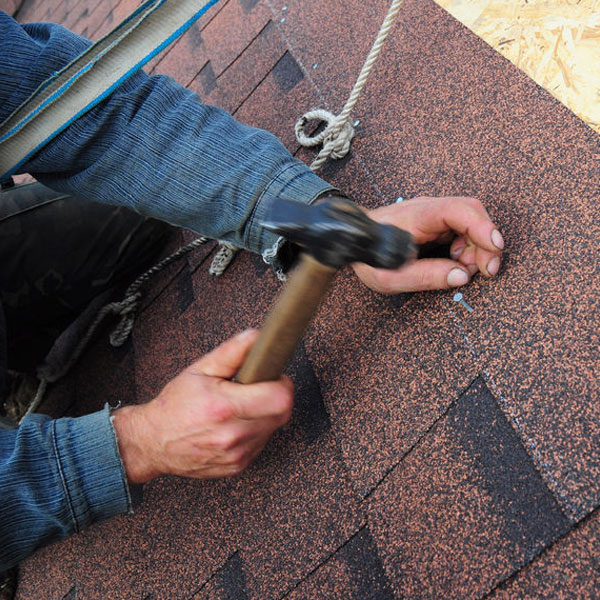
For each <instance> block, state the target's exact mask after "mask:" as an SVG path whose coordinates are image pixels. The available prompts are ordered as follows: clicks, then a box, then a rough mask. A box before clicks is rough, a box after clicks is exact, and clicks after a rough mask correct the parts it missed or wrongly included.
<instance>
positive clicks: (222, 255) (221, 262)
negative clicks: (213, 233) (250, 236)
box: [208, 242, 239, 277]
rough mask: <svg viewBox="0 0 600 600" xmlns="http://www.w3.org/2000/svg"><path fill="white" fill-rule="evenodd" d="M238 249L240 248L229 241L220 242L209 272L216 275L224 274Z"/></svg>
mask: <svg viewBox="0 0 600 600" xmlns="http://www.w3.org/2000/svg"><path fill="white" fill-rule="evenodd" d="M238 251H239V248H238V247H237V246H234V245H233V244H230V243H229V242H219V250H218V251H217V253H216V254H215V256H214V258H213V260H212V263H211V264H210V269H209V270H208V272H209V273H210V274H211V275H215V276H216V277H220V276H221V275H223V273H224V272H225V269H227V267H228V266H229V264H230V263H231V261H232V260H233V258H234V256H235V255H236V252H238Z"/></svg>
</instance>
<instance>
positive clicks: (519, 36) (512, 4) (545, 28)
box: [436, 0, 600, 132]
mask: <svg viewBox="0 0 600 600" xmlns="http://www.w3.org/2000/svg"><path fill="white" fill-rule="evenodd" d="M436 2H437V3H438V4H439V5H440V6H442V7H443V8H445V9H446V10H447V11H448V12H449V13H450V14H452V15H453V16H454V17H455V18H456V19H458V20H459V21H460V22H461V23H463V24H464V25H466V26H467V27H468V28H469V29H471V30H472V31H473V32H474V33H476V34H477V35H478V36H480V37H481V38H483V39H484V40H485V41H486V42H487V43H488V44H490V45H491V46H492V47H493V48H494V49H495V50H497V51H498V52H500V53H501V54H502V55H504V56H506V58H508V60H510V61H511V62H512V63H513V64H514V65H516V66H517V67H519V68H520V69H522V70H523V71H525V73H527V74H528V75H529V76H530V77H532V78H533V79H534V81H535V82H536V83H537V84H539V85H541V86H542V87H543V88H545V89H546V90H548V91H549V92H550V93H551V94H552V95H553V96H554V97H555V98H557V99H558V100H560V101H561V102H562V103H563V104H564V105H565V106H567V107H568V108H570V109H571V110H572V111H573V112H574V113H575V114H576V115H577V116H578V117H579V118H581V119H582V120H583V121H585V123H587V124H588V125H589V126H590V127H592V128H593V129H594V130H596V131H598V132H600V70H599V69H598V65H599V64H600V0H555V1H552V0H493V1H492V0H436Z"/></svg>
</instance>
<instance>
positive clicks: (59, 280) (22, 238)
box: [0, 183, 173, 386]
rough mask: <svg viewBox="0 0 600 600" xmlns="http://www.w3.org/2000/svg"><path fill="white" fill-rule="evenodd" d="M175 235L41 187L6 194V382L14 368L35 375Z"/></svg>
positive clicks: (1, 265)
mask: <svg viewBox="0 0 600 600" xmlns="http://www.w3.org/2000/svg"><path fill="white" fill-rule="evenodd" d="M171 235H173V228H172V227H171V226H169V225H167V224H165V223H162V222H160V221H156V220H154V219H148V218H144V217H141V216H139V215H138V214H136V213H134V212H132V211H130V210H128V209H126V208H123V207H114V206H108V205H103V204H97V203H92V202H86V201H84V200H82V199H79V198H74V197H67V196H65V195H64V194H60V193H58V192H54V191H52V190H50V189H49V188H47V187H45V186H43V185H41V184H39V183H34V184H28V185H21V186H16V187H13V188H10V189H8V190H3V191H2V192H0V303H1V304H0V380H2V379H4V375H5V370H6V369H7V368H8V369H12V370H15V371H21V372H32V371H34V370H35V368H36V366H37V365H39V364H40V363H41V362H42V360H43V358H44V357H45V356H46V354H47V353H48V351H49V350H50V348H51V347H52V345H53V343H54V341H55V340H56V338H57V337H58V336H59V335H60V334H61V333H62V332H63V331H64V330H65V329H66V328H67V327H68V326H69V324H70V323H71V322H73V321H74V320H75V318H76V317H77V316H78V315H79V314H80V312H81V311H82V310H83V309H84V308H85V307H86V306H87V305H88V304H89V302H90V301H92V300H93V299H94V298H95V297H96V296H97V295H98V294H100V293H102V292H104V291H106V290H108V289H115V290H116V289H118V288H120V287H123V288H124V287H125V286H126V285H128V284H129V283H131V281H132V280H133V278H134V277H135V276H136V275H138V274H139V273H141V272H142V271H143V270H145V269H146V268H148V267H149V266H150V265H151V264H152V262H153V261H154V260H155V259H156V258H157V256H158V254H159V253H160V251H161V249H162V248H163V247H164V245H165V243H166V241H167V240H168V239H169V237H170V236H171ZM2 313H3V315H2ZM2 317H3V318H2ZM0 385H2V386H3V382H2V381H0Z"/></svg>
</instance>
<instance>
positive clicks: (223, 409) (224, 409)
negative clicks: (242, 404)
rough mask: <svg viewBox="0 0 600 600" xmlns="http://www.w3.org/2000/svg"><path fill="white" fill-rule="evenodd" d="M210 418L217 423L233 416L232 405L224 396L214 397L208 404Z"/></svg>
mask: <svg viewBox="0 0 600 600" xmlns="http://www.w3.org/2000/svg"><path fill="white" fill-rule="evenodd" d="M210 412H211V417H212V419H213V420H214V421H215V422H217V423H224V422H225V421H228V420H229V419H231V418H232V417H233V416H234V407H233V405H232V404H231V402H229V400H226V399H225V398H214V399H213V401H212V403H211V405H210Z"/></svg>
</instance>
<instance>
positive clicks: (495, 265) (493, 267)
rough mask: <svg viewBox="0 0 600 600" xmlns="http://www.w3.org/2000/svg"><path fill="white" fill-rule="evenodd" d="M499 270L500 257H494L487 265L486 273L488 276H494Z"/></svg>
mask: <svg viewBox="0 0 600 600" xmlns="http://www.w3.org/2000/svg"><path fill="white" fill-rule="evenodd" d="M499 270H500V257H499V256H494V258H492V260H490V262H489V263H488V265H487V272H488V273H489V274H490V275H495V274H496V273H497V272H498V271H499Z"/></svg>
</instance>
